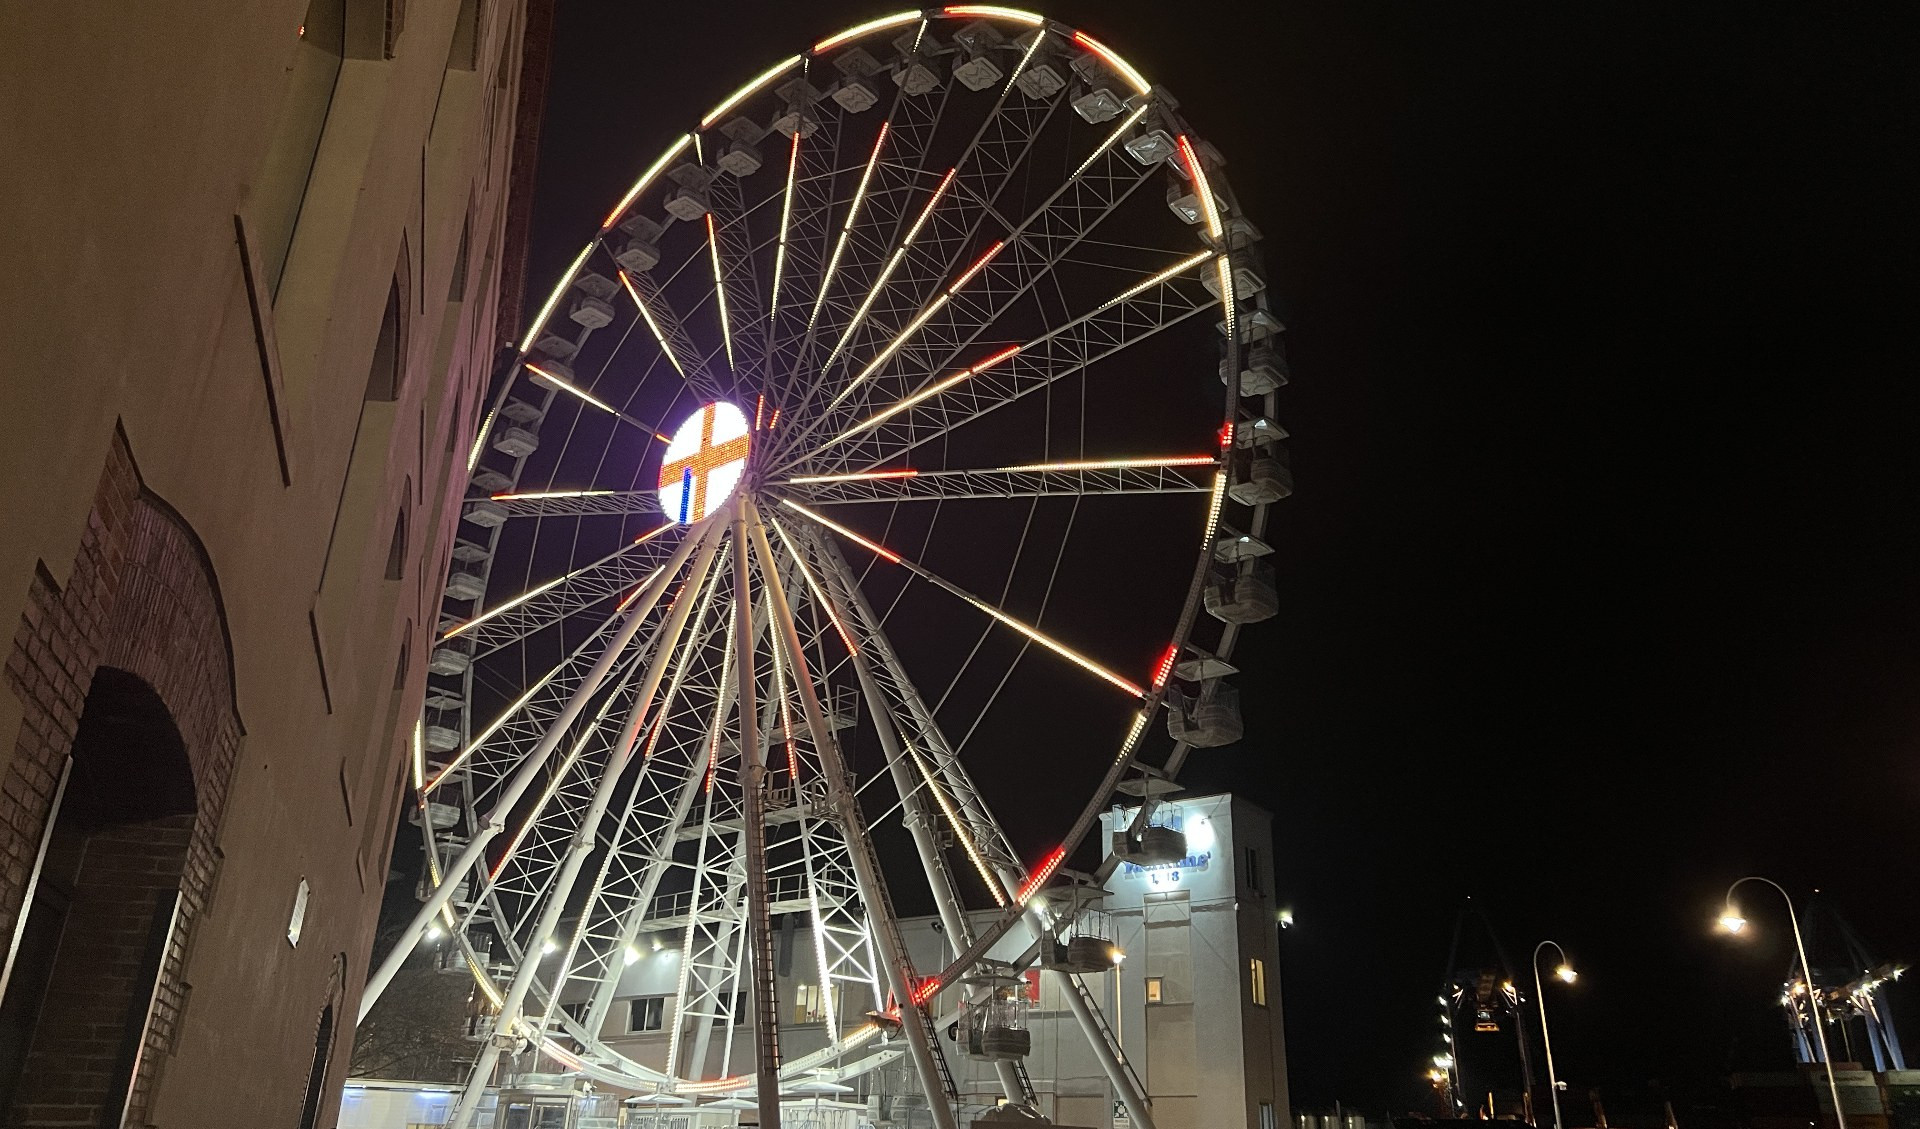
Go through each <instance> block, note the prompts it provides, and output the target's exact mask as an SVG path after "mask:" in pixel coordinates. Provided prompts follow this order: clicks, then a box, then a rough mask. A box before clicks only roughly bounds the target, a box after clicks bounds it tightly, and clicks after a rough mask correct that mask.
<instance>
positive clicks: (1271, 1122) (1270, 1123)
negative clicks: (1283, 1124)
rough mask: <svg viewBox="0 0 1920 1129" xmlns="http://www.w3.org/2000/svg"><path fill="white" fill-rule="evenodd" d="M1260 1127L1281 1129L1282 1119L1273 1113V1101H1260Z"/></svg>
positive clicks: (1263, 1128)
mask: <svg viewBox="0 0 1920 1129" xmlns="http://www.w3.org/2000/svg"><path fill="white" fill-rule="evenodd" d="M1260 1129H1280V1121H1279V1119H1278V1118H1276V1117H1275V1116H1274V1114H1273V1103H1272V1102H1261V1103H1260Z"/></svg>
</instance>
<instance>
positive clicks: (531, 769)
mask: <svg viewBox="0 0 1920 1129" xmlns="http://www.w3.org/2000/svg"><path fill="white" fill-rule="evenodd" d="M711 531H712V528H711V526H708V527H706V528H696V529H693V530H690V531H688V535H687V536H686V538H685V539H683V540H682V541H681V543H680V545H679V547H678V548H676V549H675V550H674V554H673V556H672V558H671V559H670V560H669V562H668V566H669V567H666V568H662V569H661V570H660V572H659V573H658V574H657V575H656V578H655V580H654V582H653V583H652V584H650V585H649V586H648V587H647V590H646V591H645V592H644V593H643V594H642V595H641V597H640V598H639V599H637V600H636V601H635V602H634V605H633V607H632V609H631V610H630V611H628V613H627V619H626V622H625V623H623V624H621V626H620V629H619V631H617V632H616V633H615V634H614V637H613V639H612V640H611V641H610V642H609V644H608V646H607V648H606V650H604V651H602V652H601V654H600V657H599V659H598V660H597V661H596V662H595V663H594V665H593V668H592V669H591V670H589V671H588V672H587V676H586V678H585V679H583V680H582V682H581V684H580V686H579V687H578V688H577V689H576V690H574V692H573V694H572V696H571V697H569V698H568V699H567V704H566V705H565V706H564V707H563V708H562V709H561V711H560V716H559V717H558V718H556V719H555V720H554V723H553V724H552V725H551V726H549V727H548V729H547V735H546V736H545V737H543V738H541V740H540V743H539V744H538V745H537V746H535V748H534V750H533V751H532V752H531V753H530V754H529V755H528V756H527V758H526V759H525V761H524V762H523V763H522V764H521V766H520V770H519V771H518V772H516V773H515V774H514V776H513V778H512V780H511V781H510V782H509V783H508V785H507V787H506V788H505V789H504V790H503V791H502V793H501V796H500V799H499V801H498V802H496V803H495V804H494V806H493V810H492V811H490V812H489V813H488V815H487V821H486V823H485V824H484V825H483V826H482V827H481V829H480V833H479V834H477V835H475V836H474V837H473V839H472V840H471V841H470V842H469V843H468V844H467V846H466V849H465V850H463V851H462V852H461V853H460V857H459V858H458V859H457V860H455V862H454V864H453V866H452V867H450V868H449V869H448V872H447V873H446V874H444V875H442V876H441V878H440V881H439V884H438V885H437V886H435V887H434V891H433V894H432V895H431V896H430V897H429V898H428V899H427V900H426V902H424V903H423V904H422V905H421V906H420V909H419V911H418V912H416V913H415V914H414V917H413V920H412V921H410V922H408V924H407V928H406V930H405V931H404V932H402V933H401V935H400V939H399V940H398V941H396V942H395V944H394V946H393V951H392V952H390V953H388V954H387V959H386V960H385V961H383V962H382V963H381V965H380V967H379V968H378V969H377V970H376V971H375V972H374V974H373V975H372V976H370V977H368V979H367V986H366V990H365V991H364V992H363V993H362V995H361V997H360V1019H362V1020H364V1019H366V1017H367V1012H368V1011H369V1010H371V1009H372V1007H373V1005H374V1004H375V1003H377V1002H378V1001H379V999H380V993H382V992H384V991H386V988H387V985H388V984H390V983H392V982H393V977H394V974H395V973H397V972H399V971H400V966H401V965H402V964H404V963H405V962H406V959H407V957H408V956H410V955H412V953H413V950H414V947H415V946H417V945H418V944H419V943H420V938H421V937H422V936H423V935H424V934H425V933H426V931H427V926H428V925H430V924H432V922H433V919H434V918H435V917H436V916H438V915H439V914H440V912H441V911H442V910H443V909H445V908H446V905H447V902H448V900H449V899H451V898H452V897H453V893H454V891H455V890H456V889H457V888H459V886H460V885H461V883H462V882H463V881H464V880H465V878H466V876H467V875H468V874H469V873H471V872H472V870H473V868H474V865H475V864H476V863H478V862H479V861H480V857H481V855H482V853H483V852H485V850H486V848H487V844H488V843H490V842H492V841H493V839H494V837H495V836H497V835H499V834H500V832H501V831H503V830H505V829H506V825H507V823H506V821H507V817H508V816H509V815H510V814H512V812H513V808H514V805H516V804H518V803H519V802H520V798H521V797H522V796H524V795H525V794H526V792H527V789H528V788H530V787H532V786H533V782H534V778H535V777H536V776H538V775H539V772H540V769H541V767H542V766H543V765H544V764H545V763H546V760H547V758H548V757H549V756H550V755H552V753H553V750H554V749H555V747H557V746H558V745H559V744H560V740H561V738H562V737H563V736H565V734H566V731H567V728H568V727H569V726H570V725H572V724H573V722H574V720H575V719H576V718H578V717H579V716H580V712H581V711H582V710H584V709H585V708H586V706H587V701H588V699H589V698H591V697H592V696H593V694H594V693H595V692H596V691H597V690H599V688H600V684H601V682H602V681H604V680H605V679H606V676H607V671H608V670H610V669H612V667H613V664H614V661H615V660H616V659H617V658H619V656H620V653H621V652H622V651H624V650H625V649H626V647H627V645H628V644H629V643H631V642H632V641H633V637H634V635H635V634H637V633H638V632H639V630H640V625H641V623H642V622H643V621H644V620H645V619H646V617H647V615H648V614H649V613H650V612H652V611H653V608H654V605H656V604H658V603H659V602H660V597H661V595H662V594H663V593H665V592H666V590H667V584H668V582H669V580H670V579H671V574H672V572H677V571H678V570H679V568H680V567H681V566H682V565H684V564H685V563H686V560H687V557H688V556H690V555H691V554H692V553H693V551H694V549H695V547H696V546H698V545H699V544H701V543H702V542H703V541H705V540H706V537H707V535H708V534H710V533H711Z"/></svg>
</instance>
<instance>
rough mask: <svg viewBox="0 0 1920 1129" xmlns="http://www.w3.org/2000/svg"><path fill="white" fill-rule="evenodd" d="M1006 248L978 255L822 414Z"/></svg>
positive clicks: (999, 245)
mask: <svg viewBox="0 0 1920 1129" xmlns="http://www.w3.org/2000/svg"><path fill="white" fill-rule="evenodd" d="M1006 245H1007V244H1006V242H1005V241H1004V240H1000V241H996V242H995V243H994V245H993V246H991V247H989V248H987V250H986V253H985V254H983V255H981V256H980V257H979V258H978V259H975V260H974V261H973V265H972V266H969V267H968V268H967V269H966V270H964V271H961V272H960V276H959V277H958V278H956V279H954V280H953V285H951V286H949V287H947V288H946V289H945V290H943V291H941V292H940V294H939V295H938V296H936V297H935V298H934V300H933V301H931V302H929V303H927V308H926V309H924V310H921V311H920V312H919V313H918V314H915V315H914V318H913V320H912V321H910V322H908V323H907V324H906V327H905V328H903V329H902V330H901V331H900V332H899V333H897V334H895V335H894V338H893V340H892V341H889V342H887V347H886V348H884V349H882V350H880V353H879V355H877V356H875V357H874V358H873V360H871V361H869V362H867V367H866V368H863V369H861V370H860V375H858V376H856V377H854V378H853V379H852V380H850V381H848V382H847V386H846V387H845V388H842V389H841V390H840V393H839V395H837V396H835V397H834V398H833V399H832V400H831V401H829V402H828V403H827V407H826V411H827V412H831V411H832V410H833V409H835V408H837V407H839V406H840V404H841V402H842V401H844V400H845V399H846V398H847V397H848V396H850V395H852V394H853V390H854V389H855V388H857V387H859V386H860V384H861V383H862V382H863V381H865V380H866V379H867V378H868V377H870V376H872V375H873V374H874V373H875V372H878V371H879V369H880V366H881V365H884V364H886V363H887V361H888V360H890V359H892V357H893V355H894V354H895V353H897V352H899V351H900V347H901V346H902V345H905V344H906V343H907V338H909V337H912V336H913V335H914V334H915V333H917V332H919V330H920V327H921V326H923V325H925V324H927V321H928V319H930V318H932V317H933V315H934V314H935V313H937V312H938V311H939V309H940V307H942V306H944V305H946V304H947V299H949V298H951V297H953V296H954V295H955V294H956V293H958V292H959V290H960V288H961V287H962V286H965V285H966V284H967V282H968V281H969V280H971V279H972V278H973V276H974V275H976V274H979V273H980V271H981V270H983V269H985V267H986V265H987V264H988V263H989V262H991V261H992V260H993V257H994V256H995V255H998V254H999V253H1000V251H1001V249H1002V248H1003V247H1005V246H1006ZM822 414H823V415H824V414H825V412H823V413H822Z"/></svg>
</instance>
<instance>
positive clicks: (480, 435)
mask: <svg viewBox="0 0 1920 1129" xmlns="http://www.w3.org/2000/svg"><path fill="white" fill-rule="evenodd" d="M499 414H500V411H499V409H498V408H496V409H494V410H493V411H490V412H488V413H487V418H486V421H485V422H484V423H482V424H481V425H480V430H479V431H477V432H475V433H474V436H473V449H472V450H470V451H468V452H467V473H468V474H472V473H473V468H474V467H475V466H477V465H479V462H480V449H481V448H482V447H485V446H486V445H487V432H489V431H491V430H493V420H494V417H495V416H497V415H499Z"/></svg>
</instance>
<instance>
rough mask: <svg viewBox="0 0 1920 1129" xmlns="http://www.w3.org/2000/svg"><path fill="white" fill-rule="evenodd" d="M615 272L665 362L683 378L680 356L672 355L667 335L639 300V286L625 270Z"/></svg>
mask: <svg viewBox="0 0 1920 1129" xmlns="http://www.w3.org/2000/svg"><path fill="white" fill-rule="evenodd" d="M617 273H618V274H619V275H620V284H621V285H623V286H625V287H626V288H627V296H628V297H630V298H632V299H633V304H634V305H635V306H637V307H639V310H640V316H641V318H643V319H645V321H646V323H647V328H648V329H650V330H652V331H653V339H654V340H655V341H657V342H659V344H660V351H661V352H662V353H665V354H666V355H667V363H668V364H671V365H672V366H673V371H675V372H677V373H679V374H680V375H681V376H682V377H683V378H684V377H685V376H686V375H687V370H686V369H684V368H681V367H680V358H679V357H676V356H674V355H673V347H672V346H670V345H668V344H667V335H666V334H664V333H662V332H660V323H659V322H657V321H654V320H653V311H652V310H649V309H647V304H646V303H645V302H643V301H641V300H640V290H639V288H638V287H636V286H634V284H633V279H631V278H629V277H627V272H626V271H619V272H617Z"/></svg>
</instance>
